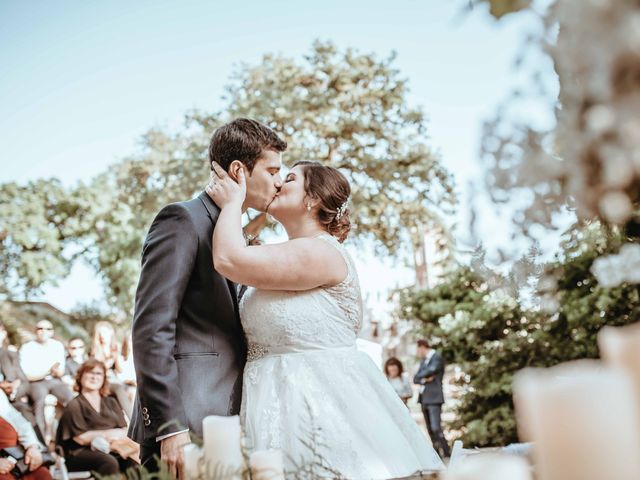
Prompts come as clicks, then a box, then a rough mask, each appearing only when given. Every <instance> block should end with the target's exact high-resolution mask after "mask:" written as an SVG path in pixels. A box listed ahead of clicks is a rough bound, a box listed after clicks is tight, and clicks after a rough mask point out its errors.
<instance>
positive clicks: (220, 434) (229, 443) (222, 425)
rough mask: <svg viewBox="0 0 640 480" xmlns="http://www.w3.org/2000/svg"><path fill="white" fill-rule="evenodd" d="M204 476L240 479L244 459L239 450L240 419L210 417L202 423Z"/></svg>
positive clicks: (234, 417)
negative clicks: (214, 475) (213, 475)
mask: <svg viewBox="0 0 640 480" xmlns="http://www.w3.org/2000/svg"><path fill="white" fill-rule="evenodd" d="M202 431H203V434H204V435H203V437H204V438H203V439H204V447H203V448H204V459H205V468H206V475H205V476H207V477H208V476H211V475H212V474H214V473H216V474H217V475H224V478H225V479H229V480H232V479H236V478H242V471H243V470H244V458H243V457H242V451H241V448H240V437H241V431H240V417H238V416H237V415H235V416H233V417H218V416H215V415H211V416H209V417H205V419H204V420H203V421H202Z"/></svg>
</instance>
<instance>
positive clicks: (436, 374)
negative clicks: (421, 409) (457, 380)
mask: <svg viewBox="0 0 640 480" xmlns="http://www.w3.org/2000/svg"><path fill="white" fill-rule="evenodd" d="M427 377H433V381H431V382H424V380H425V379H426V378H427ZM443 377H444V360H443V359H442V355H440V353H439V352H435V353H434V354H433V355H432V356H431V359H430V360H429V361H428V362H427V361H426V359H425V360H423V361H422V363H421V364H420V368H418V372H417V373H416V375H415V376H414V377H413V383H415V384H417V385H424V390H423V391H422V393H420V395H419V396H418V403H421V404H422V405H434V404H436V405H439V404H443V403H444V392H443V391H442V379H443Z"/></svg>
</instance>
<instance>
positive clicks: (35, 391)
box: [20, 320, 73, 434]
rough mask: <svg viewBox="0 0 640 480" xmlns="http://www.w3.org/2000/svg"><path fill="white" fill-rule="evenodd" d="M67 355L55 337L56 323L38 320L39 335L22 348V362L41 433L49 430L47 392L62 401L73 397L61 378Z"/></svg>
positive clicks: (66, 401)
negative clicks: (54, 326) (29, 383)
mask: <svg viewBox="0 0 640 480" xmlns="http://www.w3.org/2000/svg"><path fill="white" fill-rule="evenodd" d="M64 357H65V355H64V345H62V343H61V342H59V341H58V340H55V339H54V338H53V325H52V324H51V322H49V321H48V320H40V321H39V322H38V323H37V324H36V339H35V340H33V341H31V342H27V343H25V344H24V345H22V348H21V349H20V365H21V366H22V370H24V373H25V374H26V375H27V378H28V379H29V381H30V382H31V399H32V400H33V410H34V413H35V416H36V423H37V425H38V427H39V428H40V431H41V432H42V433H45V432H46V426H45V421H44V401H45V398H46V397H47V395H48V394H52V395H54V396H55V397H56V398H57V399H58V401H59V402H60V403H61V404H62V405H66V404H67V403H68V402H69V400H71V399H72V398H73V392H72V391H71V389H70V388H69V386H68V385H67V384H65V383H64V382H63V381H62V376H63V375H64V365H65V358H64ZM45 434H46V433H45Z"/></svg>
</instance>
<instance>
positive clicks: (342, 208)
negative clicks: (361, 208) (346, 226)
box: [336, 198, 349, 220]
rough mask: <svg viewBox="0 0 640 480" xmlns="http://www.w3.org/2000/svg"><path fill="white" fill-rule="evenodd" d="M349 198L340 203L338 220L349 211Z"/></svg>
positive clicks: (337, 214)
mask: <svg viewBox="0 0 640 480" xmlns="http://www.w3.org/2000/svg"><path fill="white" fill-rule="evenodd" d="M348 204H349V199H348V198H347V200H346V201H345V202H344V203H343V204H342V205H340V208H338V213H336V220H340V219H341V218H342V216H343V215H344V214H345V213H347V207H348V206H349V205H348Z"/></svg>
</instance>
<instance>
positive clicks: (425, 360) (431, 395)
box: [413, 340, 451, 458]
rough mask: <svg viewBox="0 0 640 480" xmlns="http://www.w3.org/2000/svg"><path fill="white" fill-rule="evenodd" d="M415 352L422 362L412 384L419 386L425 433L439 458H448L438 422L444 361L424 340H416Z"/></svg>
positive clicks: (442, 393)
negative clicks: (426, 432) (427, 434)
mask: <svg viewBox="0 0 640 480" xmlns="http://www.w3.org/2000/svg"><path fill="white" fill-rule="evenodd" d="M416 352H417V355H418V358H420V359H421V360H422V361H421V362H420V367H419V368H418V373H416V375H415V377H414V378H413V383H415V384H416V385H420V395H419V396H418V403H420V406H421V407H422V414H423V415H424V420H425V422H426V424H427V431H428V432H429V436H430V437H431V443H433V447H434V448H435V449H436V451H437V452H438V454H439V455H440V457H442V458H445V457H450V456H451V453H450V451H449V445H448V443H447V439H446V438H445V436H444V432H443V431H442V425H441V421H440V416H441V414H442V404H443V403H444V392H443V391H442V379H443V377H444V360H443V359H442V355H440V353H438V352H436V351H435V350H434V349H433V348H431V346H430V345H429V342H427V341H426V340H418V342H417V344H416Z"/></svg>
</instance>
